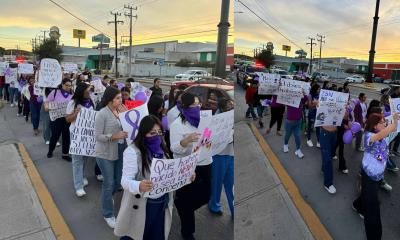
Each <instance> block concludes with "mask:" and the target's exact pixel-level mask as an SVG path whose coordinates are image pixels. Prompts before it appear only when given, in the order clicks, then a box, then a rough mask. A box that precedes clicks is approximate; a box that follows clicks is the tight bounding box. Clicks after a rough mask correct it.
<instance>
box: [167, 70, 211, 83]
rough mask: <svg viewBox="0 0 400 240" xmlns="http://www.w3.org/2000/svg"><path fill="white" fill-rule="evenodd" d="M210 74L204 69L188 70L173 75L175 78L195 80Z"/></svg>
mask: <svg viewBox="0 0 400 240" xmlns="http://www.w3.org/2000/svg"><path fill="white" fill-rule="evenodd" d="M205 76H211V74H210V73H208V72H207V71H204V70H189V71H186V72H184V73H181V74H178V75H176V76H175V80H190V81H193V80H197V79H199V78H200V77H205Z"/></svg>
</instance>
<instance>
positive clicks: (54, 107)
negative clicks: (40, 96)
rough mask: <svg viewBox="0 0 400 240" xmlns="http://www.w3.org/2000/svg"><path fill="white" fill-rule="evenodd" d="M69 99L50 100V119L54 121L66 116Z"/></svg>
mask: <svg viewBox="0 0 400 240" xmlns="http://www.w3.org/2000/svg"><path fill="white" fill-rule="evenodd" d="M67 105H68V101H63V102H55V101H52V102H49V115H50V120H51V121H54V120H56V119H59V118H62V117H65V113H66V111H67Z"/></svg>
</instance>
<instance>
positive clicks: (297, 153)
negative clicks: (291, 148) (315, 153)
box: [294, 149, 304, 159]
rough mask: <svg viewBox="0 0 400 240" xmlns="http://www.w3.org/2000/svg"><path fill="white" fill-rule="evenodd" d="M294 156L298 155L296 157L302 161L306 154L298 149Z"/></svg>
mask: <svg viewBox="0 0 400 240" xmlns="http://www.w3.org/2000/svg"><path fill="white" fill-rule="evenodd" d="M294 154H296V156H297V157H298V158H300V159H302V158H303V157H304V154H303V153H302V152H301V150H300V149H297V150H296V152H294Z"/></svg>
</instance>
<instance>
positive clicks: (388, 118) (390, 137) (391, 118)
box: [385, 115, 399, 144]
mask: <svg viewBox="0 0 400 240" xmlns="http://www.w3.org/2000/svg"><path fill="white" fill-rule="evenodd" d="M385 121H386V126H388V125H390V124H392V122H393V117H392V115H389V116H387V117H385ZM397 134H399V133H398V132H397V131H395V132H391V133H390V134H389V136H387V137H386V138H385V141H386V143H387V144H389V143H390V142H391V141H393V139H395V137H396V136H397Z"/></svg>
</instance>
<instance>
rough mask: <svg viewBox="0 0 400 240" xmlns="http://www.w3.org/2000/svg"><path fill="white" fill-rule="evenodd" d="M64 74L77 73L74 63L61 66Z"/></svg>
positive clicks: (76, 66)
mask: <svg viewBox="0 0 400 240" xmlns="http://www.w3.org/2000/svg"><path fill="white" fill-rule="evenodd" d="M61 66H62V69H63V72H64V73H77V72H78V65H77V64H76V63H69V62H65V63H62V64H61Z"/></svg>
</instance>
